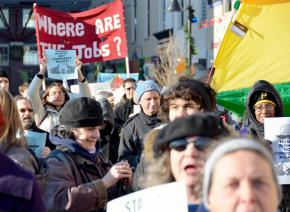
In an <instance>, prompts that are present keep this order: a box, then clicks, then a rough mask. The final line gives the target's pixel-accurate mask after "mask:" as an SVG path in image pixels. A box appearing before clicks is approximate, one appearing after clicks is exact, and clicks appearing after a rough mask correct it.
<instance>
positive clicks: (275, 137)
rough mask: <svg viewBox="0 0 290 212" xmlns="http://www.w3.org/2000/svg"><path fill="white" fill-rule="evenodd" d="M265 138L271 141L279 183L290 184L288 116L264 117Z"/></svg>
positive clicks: (289, 119) (289, 131) (289, 121)
mask: <svg viewBox="0 0 290 212" xmlns="http://www.w3.org/2000/svg"><path fill="white" fill-rule="evenodd" d="M264 127H265V139H267V140H270V141H271V142H272V152H273V156H274V167H275V169H276V172H277V175H278V179H279V182H280V184H290V117H277V118H265V121H264Z"/></svg>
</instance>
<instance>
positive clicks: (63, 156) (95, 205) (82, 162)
mask: <svg viewBox="0 0 290 212" xmlns="http://www.w3.org/2000/svg"><path fill="white" fill-rule="evenodd" d="M50 139H52V140H53V142H54V143H57V142H59V145H58V146H57V148H56V150H54V151H52V152H51V154H50V156H49V158H48V160H47V161H48V165H49V168H50V178H49V181H48V186H47V190H46V192H45V195H44V197H45V199H46V202H45V204H46V206H47V209H48V210H49V211H84V212H86V211H103V208H105V206H106V203H107V201H108V200H110V199H112V198H113V197H117V195H118V194H117V190H116V188H114V187H112V188H110V189H108V190H107V189H106V187H105V185H104V184H103V182H102V180H101V179H102V178H103V177H104V176H105V175H106V173H107V172H108V171H109V169H110V168H111V162H110V161H109V160H107V159H106V158H105V157H104V155H103V154H102V153H100V151H99V150H97V151H96V153H94V154H91V153H89V152H88V151H86V150H85V149H83V148H82V147H81V146H79V145H78V144H77V143H76V142H75V141H74V140H72V139H59V138H58V137H55V136H50Z"/></svg>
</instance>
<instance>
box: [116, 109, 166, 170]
mask: <svg viewBox="0 0 290 212" xmlns="http://www.w3.org/2000/svg"><path fill="white" fill-rule="evenodd" d="M160 124H161V120H160V119H159V118H158V117H157V116H148V115H146V114H145V113H144V112H143V111H142V110H141V111H140V113H138V114H136V115H134V116H132V117H131V118H129V119H128V121H127V122H126V124H125V126H124V129H123V132H122V134H121V141H120V146H119V160H127V161H128V162H129V163H130V165H131V167H132V169H133V171H134V170H135V168H136V166H137V164H138V163H139V160H140V156H141V154H142V151H143V139H144V137H145V134H146V133H147V132H149V131H150V130H151V129H153V128H155V127H158V126H159V125H160Z"/></svg>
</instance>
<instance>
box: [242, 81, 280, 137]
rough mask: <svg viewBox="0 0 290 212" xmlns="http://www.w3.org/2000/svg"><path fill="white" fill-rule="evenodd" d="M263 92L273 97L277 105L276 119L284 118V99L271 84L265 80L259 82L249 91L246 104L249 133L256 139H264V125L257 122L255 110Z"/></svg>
mask: <svg viewBox="0 0 290 212" xmlns="http://www.w3.org/2000/svg"><path fill="white" fill-rule="evenodd" d="M261 91H266V92H267V93H271V94H272V95H273V97H274V99H275V104H276V108H275V117H282V116H283V105H282V99H281V97H280V95H279V93H278V92H277V90H276V89H275V88H274V86H273V85H272V84H271V83H269V82H267V81H265V80H259V81H257V82H256V83H255V84H254V85H253V87H252V89H251V90H250V91H249V93H248V96H247V104H246V117H247V120H246V122H248V132H249V134H251V135H253V136H254V137H257V138H260V139H264V124H261V123H260V122H258V121H257V119H256V117H255V110H254V104H255V103H256V102H255V100H256V98H257V96H258V95H259V94H260V92H261Z"/></svg>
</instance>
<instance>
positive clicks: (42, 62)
mask: <svg viewBox="0 0 290 212" xmlns="http://www.w3.org/2000/svg"><path fill="white" fill-rule="evenodd" d="M46 70H47V58H46V57H45V56H44V57H43V58H41V59H40V63H39V74H41V75H44V74H45V72H46Z"/></svg>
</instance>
